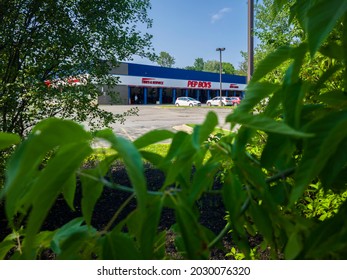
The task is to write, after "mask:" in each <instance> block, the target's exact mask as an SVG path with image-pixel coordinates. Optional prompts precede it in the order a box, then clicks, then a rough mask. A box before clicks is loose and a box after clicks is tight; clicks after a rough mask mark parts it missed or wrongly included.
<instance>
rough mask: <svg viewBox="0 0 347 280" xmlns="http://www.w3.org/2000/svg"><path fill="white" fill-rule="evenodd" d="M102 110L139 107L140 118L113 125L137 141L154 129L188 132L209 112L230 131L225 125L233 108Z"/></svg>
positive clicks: (149, 107) (162, 107)
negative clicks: (213, 113) (212, 112)
mask: <svg viewBox="0 0 347 280" xmlns="http://www.w3.org/2000/svg"><path fill="white" fill-rule="evenodd" d="M100 107H101V108H102V109H104V110H106V111H109V112H112V113H115V114H120V113H123V112H125V111H127V110H129V109H130V108H132V107H138V108H139V112H138V116H129V117H127V118H126V121H125V123H124V124H120V123H116V124H113V125H112V126H111V127H112V130H113V131H114V132H115V133H116V134H117V135H120V136H123V137H125V138H128V139H130V140H135V139H137V138H138V137H139V136H141V135H143V134H145V133H146V132H149V131H151V130H154V129H167V130H171V131H177V130H187V131H189V129H190V128H189V127H187V126H186V124H201V123H203V122H204V120H205V117H206V115H207V113H208V112H209V111H214V112H216V114H217V116H218V121H219V125H218V126H219V127H221V128H224V129H230V124H227V123H225V118H226V116H227V115H229V114H230V113H231V112H232V110H233V107H229V106H228V107H223V108H219V107H206V106H202V107H173V106H165V105H136V106H135V105H101V106H100Z"/></svg>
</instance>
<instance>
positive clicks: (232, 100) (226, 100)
mask: <svg viewBox="0 0 347 280" xmlns="http://www.w3.org/2000/svg"><path fill="white" fill-rule="evenodd" d="M221 101H222V106H234V105H238V104H240V98H239V97H228V96H222V97H219V96H217V97H214V98H212V99H210V100H207V101H206V105H207V106H219V105H220V102H221Z"/></svg>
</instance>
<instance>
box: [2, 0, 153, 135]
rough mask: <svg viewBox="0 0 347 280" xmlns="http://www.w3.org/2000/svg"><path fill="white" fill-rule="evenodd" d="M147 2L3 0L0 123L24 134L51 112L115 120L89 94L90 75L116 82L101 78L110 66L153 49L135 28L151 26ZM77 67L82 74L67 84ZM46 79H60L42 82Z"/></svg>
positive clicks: (102, 121) (148, 38) (100, 121)
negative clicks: (49, 83) (55, 84)
mask: <svg viewBox="0 0 347 280" xmlns="http://www.w3.org/2000/svg"><path fill="white" fill-rule="evenodd" d="M149 8H150V1H149V0H134V1H125V0H120V1H119V0H117V1H116V0H104V1H96V0H73V1H71V0H67V1H48V0H34V1H32V0H30V1H29V0H18V1H1V2H0V112H1V117H0V129H1V130H2V131H7V132H16V133H19V134H21V135H22V134H23V133H24V132H25V131H26V130H27V129H28V128H30V127H31V126H32V125H33V124H34V123H36V122H37V121H39V120H40V119H44V118H46V117H49V116H59V117H64V118H71V119H74V120H77V121H86V120H88V119H90V120H93V121H92V123H91V125H107V124H108V123H109V122H112V121H115V120H116V119H117V118H116V116H112V115H110V114H108V113H106V112H104V111H102V110H100V109H99V108H98V106H97V104H95V102H93V101H95V99H97V96H98V91H97V88H96V83H95V81H99V82H101V83H108V84H114V83H116V81H115V80H114V79H105V77H106V76H105V74H107V73H108V71H109V69H110V67H113V66H115V65H117V63H118V62H119V61H122V60H126V59H131V56H132V55H133V54H137V55H140V56H149V55H150V54H151V52H152V49H151V42H150V41H151V35H149V34H147V33H145V34H142V33H140V32H139V31H137V26H138V25H146V26H147V27H150V26H151V24H152V22H151V20H150V19H149V18H148V16H147V10H148V9H149ZM79 74H88V75H84V78H85V79H86V81H87V82H86V83H84V84H82V83H74V85H75V86H71V83H69V82H67V81H71V79H70V80H69V77H70V78H71V77H76V75H79ZM100 79H103V80H100ZM47 80H50V81H52V80H56V81H58V82H59V81H61V83H58V84H60V86H59V87H55V88H54V87H47V86H46V85H45V84H44V82H45V81H47ZM64 84H65V86H64ZM97 119H98V120H97Z"/></svg>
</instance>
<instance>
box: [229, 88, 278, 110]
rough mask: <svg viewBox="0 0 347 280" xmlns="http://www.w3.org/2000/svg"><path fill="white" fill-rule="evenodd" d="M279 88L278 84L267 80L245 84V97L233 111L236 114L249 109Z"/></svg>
mask: <svg viewBox="0 0 347 280" xmlns="http://www.w3.org/2000/svg"><path fill="white" fill-rule="evenodd" d="M280 88H281V87H280V85H276V84H272V83H269V82H258V83H251V84H250V85H248V86H247V92H246V96H245V98H244V99H243V100H242V102H241V103H240V105H239V106H237V108H236V109H235V110H234V113H235V114H236V113H241V112H249V111H251V110H252V109H253V107H254V106H256V105H258V104H259V102H260V101H261V100H263V99H264V98H266V97H268V96H270V95H271V94H272V93H274V92H276V91H277V90H278V89H280Z"/></svg>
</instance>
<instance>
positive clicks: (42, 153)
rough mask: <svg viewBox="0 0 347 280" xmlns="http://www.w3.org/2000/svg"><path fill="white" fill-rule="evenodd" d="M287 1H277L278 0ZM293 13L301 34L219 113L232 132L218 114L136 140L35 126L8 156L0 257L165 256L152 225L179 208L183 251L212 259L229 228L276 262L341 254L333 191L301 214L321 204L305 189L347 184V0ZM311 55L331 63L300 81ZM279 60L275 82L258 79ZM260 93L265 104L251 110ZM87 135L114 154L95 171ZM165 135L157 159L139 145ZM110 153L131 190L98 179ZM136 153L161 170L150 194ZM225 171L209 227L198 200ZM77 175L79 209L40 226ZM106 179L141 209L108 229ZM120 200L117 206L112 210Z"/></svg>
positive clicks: (343, 243)
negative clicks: (96, 223)
mask: <svg viewBox="0 0 347 280" xmlns="http://www.w3.org/2000/svg"><path fill="white" fill-rule="evenodd" d="M284 2H286V1H282V0H277V1H275V4H276V6H275V8H276V9H280V8H281V6H282V5H284V4H285V3H284ZM291 12H292V17H295V18H296V19H297V20H298V22H299V23H300V25H301V28H302V29H303V31H304V32H305V34H306V35H307V36H306V37H305V38H307V39H306V40H304V41H303V42H301V43H299V44H298V45H295V46H281V47H279V48H278V49H277V50H275V51H274V52H273V53H271V54H270V55H269V56H268V57H267V58H265V59H264V60H263V61H262V62H261V63H259V64H258V67H257V69H256V71H255V73H254V76H253V78H252V81H251V83H250V84H249V85H248V87H247V94H246V98H245V99H244V100H243V101H242V103H241V105H240V106H239V107H238V108H237V109H236V110H235V111H234V112H233V113H232V114H230V115H229V116H228V117H227V121H228V122H230V124H231V128H234V127H235V125H237V124H241V127H240V128H239V129H238V131H237V132H236V133H234V134H230V135H226V136H222V137H220V138H219V137H218V139H215V138H214V139H212V141H211V137H210V134H211V133H212V132H213V131H214V130H215V127H216V126H217V117H216V115H215V114H214V113H209V114H208V115H207V116H206V120H205V122H204V123H203V124H201V125H198V126H196V127H194V130H193V133H192V134H187V133H185V132H177V133H172V132H170V131H165V130H159V131H151V132H149V133H148V134H146V135H144V136H142V137H140V138H138V139H137V140H135V141H134V142H130V141H128V140H125V139H123V138H120V137H117V136H116V135H114V134H113V133H112V132H111V131H110V130H103V131H99V132H97V133H96V134H95V135H92V134H91V133H89V132H86V131H84V130H83V129H82V128H81V127H80V126H79V125H77V124H75V123H73V122H70V121H62V120H57V119H48V120H45V121H43V122H41V123H39V124H38V125H37V126H36V127H35V128H34V130H33V132H32V133H31V134H30V135H29V137H28V138H27V139H26V140H25V141H24V142H23V143H21V144H20V145H19V146H18V147H17V149H16V152H15V153H14V155H13V157H12V159H11V160H10V161H9V162H8V166H7V181H6V184H5V187H4V190H3V198H4V203H5V209H6V215H7V218H8V221H9V225H10V227H11V229H12V230H13V234H10V235H9V236H8V237H6V238H5V240H3V241H2V242H1V244H0V256H1V257H2V258H4V257H5V256H6V254H7V253H8V252H9V251H11V254H10V255H11V256H12V258H14V259H16V258H24V259H31V258H36V257H38V256H39V255H40V251H41V250H42V249H44V248H48V247H49V248H50V249H52V250H53V251H54V252H55V253H56V255H57V258H61V259H80V258H82V259H91V258H100V259H162V258H165V257H166V256H165V251H164V246H163V245H164V242H165V232H164V231H158V223H159V219H160V214H161V211H162V210H163V208H164V207H168V208H171V209H173V210H174V212H175V217H176V225H175V226H174V227H173V229H174V230H175V231H176V233H177V235H176V236H177V237H176V245H177V248H178V249H179V251H180V252H182V254H183V257H184V258H188V259H206V258H208V257H209V253H210V249H211V248H212V247H213V246H215V245H216V244H217V243H218V241H219V240H220V238H221V237H222V236H223V235H224V234H226V233H227V232H228V231H229V230H231V232H232V238H233V241H234V242H235V244H236V246H237V250H239V251H240V252H242V254H243V256H245V257H246V258H251V257H253V255H254V250H252V248H251V247H250V244H249V238H250V237H252V236H261V237H262V239H263V241H262V244H261V247H262V248H264V249H266V250H267V251H268V253H269V256H270V258H273V259H276V258H286V259H346V258H347V253H346V252H347V224H346V223H345V217H346V214H347V202H346V201H345V198H344V197H343V195H342V196H341V197H338V196H334V197H335V198H338V199H339V201H336V202H333V205H334V206H333V210H334V211H333V212H332V211H328V213H329V215H326V216H325V217H324V218H322V215H317V214H316V213H314V211H313V212H311V213H310V212H305V211H306V209H309V207H312V209H318V208H319V207H318V208H314V207H316V206H315V205H314V204H312V201H308V200H307V197H308V194H309V193H310V191H311V189H312V187H313V186H314V187H315V188H317V190H318V191H317V190H316V191H315V194H316V197H318V198H319V196H321V193H320V192H321V190H322V191H324V192H325V194H326V195H330V194H333V193H344V192H345V191H346V187H347V182H346V176H345V174H346V171H347V156H346V155H347V154H346V148H347V130H346V125H347V109H346V108H347V97H346V86H347V73H346V62H347V51H346V50H347V36H346V34H347V29H346V28H347V2H346V1H340V0H330V1H325V0H318V1H296V2H295V5H294V6H293V7H292V9H291ZM317 56H322V57H324V58H325V61H328V62H329V63H326V67H325V69H323V70H322V71H321V72H320V73H319V75H317V76H316V77H315V79H313V80H311V79H310V80H307V79H306V78H305V75H303V73H305V70H306V69H303V68H305V67H306V65H307V64H306V59H307V58H309V59H311V60H312V61H314V59H315V58H316V57H317ZM286 63H288V65H289V66H288V67H287V69H286V71H285V75H284V77H283V80H282V81H281V82H278V81H275V82H268V81H266V80H265V77H266V75H267V74H268V73H271V72H272V71H273V70H275V69H276V68H277V67H278V66H281V65H286ZM332 83H333V84H334V87H331V84H332ZM260 102H262V103H263V104H265V105H264V107H263V108H262V110H257V113H254V108H256V107H257V106H258V104H259V103H260ZM0 137H1V138H0V139H1V142H0V143H1V146H0V148H4V147H7V146H10V145H12V144H16V143H18V138H17V137H16V136H15V135H12V134H1V135H0ZM93 137H97V138H101V139H104V140H106V141H108V142H109V143H110V145H111V148H112V149H113V150H114V153H110V154H109V155H108V156H106V157H105V159H103V160H102V161H101V162H100V163H99V164H98V165H97V166H96V167H95V168H93V169H88V170H85V169H81V165H82V163H83V162H84V160H85V158H87V157H89V156H90V155H91V154H92V153H93V149H92V148H91V145H90V142H91V140H92V138H93ZM166 139H171V145H170V147H169V150H168V152H167V154H165V155H164V156H163V155H159V154H156V153H155V152H151V151H148V150H145V149H144V148H146V147H147V146H150V145H152V144H154V143H157V142H161V141H163V140H166ZM254 149H256V152H253V151H254ZM76 151H78V152H76ZM207 152H209V153H210V155H209V156H208V157H206V155H207ZM47 154H49V155H50V158H49V160H48V161H47V160H46V158H47ZM115 159H121V160H122V161H123V162H124V164H125V166H126V168H127V172H128V174H129V177H130V179H131V182H132V186H131V187H129V186H119V185H116V184H114V183H113V182H112V181H107V180H106V179H105V177H104V175H105V174H106V172H107V171H108V169H109V167H110V165H111V164H112V162H113V161H114V160H115ZM143 159H145V160H146V161H148V162H150V163H151V164H153V165H154V166H156V167H157V168H159V169H160V170H162V171H163V172H164V173H165V176H166V180H165V182H164V184H163V186H162V187H161V188H160V189H159V190H158V191H155V192H153V191H148V189H147V186H146V180H145V177H144V172H143V171H144V170H143ZM193 170H194V172H193ZM221 172H222V175H223V182H224V183H223V186H222V189H221V190H220V191H219V193H220V195H221V196H222V197H223V201H224V205H225V207H226V209H227V210H228V224H227V226H226V228H225V229H224V230H223V231H222V232H221V233H220V234H218V235H217V236H214V235H213V234H212V233H211V232H210V231H209V230H207V229H206V228H204V227H203V226H202V225H201V224H200V223H199V215H198V212H197V211H196V201H197V200H198V199H199V197H201V195H202V194H205V193H209V192H210V190H211V187H212V185H213V182H214V178H215V176H218V175H221V174H220V173H221ZM77 176H78V177H79V179H80V180H81V185H82V193H83V196H82V202H81V205H82V214H83V215H82V217H80V218H77V219H75V220H72V221H71V222H69V223H68V224H66V225H64V226H63V227H61V228H59V229H57V230H56V231H53V232H41V231H40V228H41V225H42V223H43V221H44V219H45V217H46V215H47V213H48V211H49V209H50V207H51V206H52V205H53V203H54V201H55V199H56V198H57V197H58V195H59V194H60V193H63V195H64V198H65V200H66V201H67V203H68V204H69V205H70V207H71V208H73V207H74V205H73V201H74V194H75V188H76V177H77ZM104 187H106V188H119V189H122V190H127V191H129V193H131V194H132V195H131V197H130V198H135V199H136V202H137V207H136V209H135V210H134V211H132V212H131V213H130V214H129V215H127V216H126V217H125V218H124V219H123V220H122V221H121V222H120V223H118V224H117V225H116V226H115V227H113V228H112V227H111V224H112V221H113V219H112V220H111V221H110V224H109V225H108V226H107V227H106V228H105V229H104V230H101V231H98V230H96V229H95V228H94V227H93V226H92V225H91V217H92V215H93V209H94V206H95V203H96V201H97V200H98V198H99V196H100V194H101V192H102V190H103V188H104ZM214 193H215V191H214ZM305 198H306V202H305ZM325 198H326V197H325ZM328 199H329V198H328ZM316 201H317V200H316ZM128 202H129V200H128V201H126V202H125V204H127V203H128ZM125 204H124V205H123V206H121V207H120V208H119V209H115V214H114V218H117V217H118V216H119V214H120V213H121V212H122V209H123V208H124V206H125ZM309 205H311V206H309ZM303 206H305V207H307V208H305V209H304V210H303V209H302V207H303ZM320 206H323V205H322V204H321V205H320ZM320 208H323V207H320ZM303 212H304V213H303ZM311 214H312V215H311ZM318 217H320V219H319V218H318ZM124 229H126V230H124ZM237 250H234V251H233V252H234V254H237ZM233 252H231V253H233Z"/></svg>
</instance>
